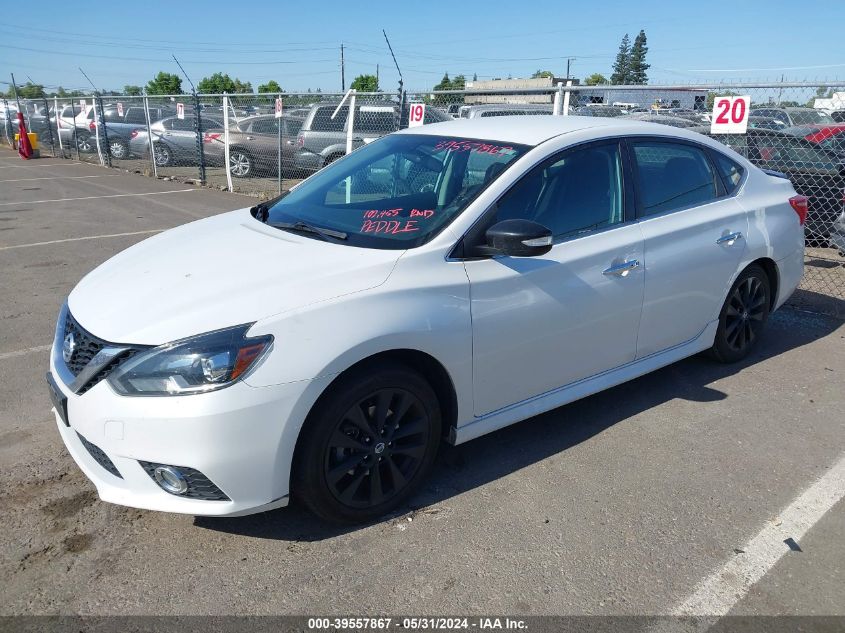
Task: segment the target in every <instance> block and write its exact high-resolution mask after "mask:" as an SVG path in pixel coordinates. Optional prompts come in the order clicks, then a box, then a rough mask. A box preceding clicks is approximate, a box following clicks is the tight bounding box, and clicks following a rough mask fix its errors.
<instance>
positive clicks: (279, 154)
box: [273, 93, 285, 195]
mask: <svg viewBox="0 0 845 633" xmlns="http://www.w3.org/2000/svg"><path fill="white" fill-rule="evenodd" d="M276 98H277V99H278V100H279V101H280V102H281V100H282V93H279V94H278V95H276ZM275 105H276V104H275V103H274V104H273V106H274V107H273V111H274V112H275V110H276V108H275ZM284 120H285V119H284V115H283V114H282V113H281V112H280V113H279V117H278V118H277V119H276V127H277V132H278V134H279V142H278V149H277V150H276V152H277V153H276V158H277V161H278V164H277V165H276V167H277V168H278V170H279V173H278V174H277V175H276V178H277V180H278V183H279V195H282V125H284Z"/></svg>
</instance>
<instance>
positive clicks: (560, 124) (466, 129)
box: [397, 115, 701, 145]
mask: <svg viewBox="0 0 845 633" xmlns="http://www.w3.org/2000/svg"><path fill="white" fill-rule="evenodd" d="M587 129H596V130H597V131H598V132H599V133H600V134H602V135H604V134H631V135H635V134H655V135H659V136H667V135H671V136H677V137H679V138H692V139H696V136H694V135H691V134H688V133H686V130H684V129H682V128H676V127H670V126H668V125H663V124H661V123H648V122H646V121H635V120H631V119H619V118H616V117H614V118H604V117H587V116H574V115H573V116H520V115H517V116H501V117H483V118H475V119H453V120H452V121H445V122H443V123H429V124H427V125H423V126H420V127H415V128H407V129H404V130H401V131H399V132H397V134H431V135H436V136H456V137H461V138H474V139H479V140H490V141H500V142H505V143H519V144H522V145H539V144H540V143H542V142H543V141H547V140H549V139H550V138H554V137H555V136H560V135H561V134H567V133H569V132H577V131H580V130H587ZM700 138H701V137H698V139H700Z"/></svg>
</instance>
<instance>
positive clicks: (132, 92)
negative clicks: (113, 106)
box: [123, 84, 141, 97]
mask: <svg viewBox="0 0 845 633" xmlns="http://www.w3.org/2000/svg"><path fill="white" fill-rule="evenodd" d="M123 94H125V95H127V96H130V97H138V96H140V95H141V86H132V85H129V84H126V85H125V86H123Z"/></svg>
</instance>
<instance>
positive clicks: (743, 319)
mask: <svg viewBox="0 0 845 633" xmlns="http://www.w3.org/2000/svg"><path fill="white" fill-rule="evenodd" d="M770 306H771V287H770V284H769V277H768V275H767V274H766V271H765V270H763V269H762V268H761V267H760V266H758V265H757V264H752V265H751V266H749V267H748V268H746V269H745V270H744V271H742V273H741V274H740V275H739V277H738V278H737V280H736V281H735V282H734V284H733V286H731V290H730V292H728V297H727V299H725V303H724V305H723V306H722V311H721V312H720V313H719V327H718V329H717V330H716V338H715V340H714V341H713V347H711V348H710V355H711V356H712V357H713V358H715V359H716V360H718V361H720V362H722V363H735V362H737V361H740V360H742V359H743V358H745V357H746V356H748V354H749V353H750V352H751V350H752V349H754V347H755V346H756V345H757V342H758V341H759V340H760V336H761V334H762V333H763V329H764V328H765V326H766V321H768V319H769V307H770Z"/></svg>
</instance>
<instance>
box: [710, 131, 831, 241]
mask: <svg viewBox="0 0 845 633" xmlns="http://www.w3.org/2000/svg"><path fill="white" fill-rule="evenodd" d="M700 131H701V132H702V133H703V134H709V133H710V130H709V128H708V129H704V128H702V129H701V130H700ZM714 138H716V139H717V140H719V141H721V142H722V143H724V144H725V145H727V146H728V147H730V148H731V149H733V150H734V151H736V152H738V153H739V154H741V155H742V156H745V157H746V158H747V159H748V160H750V161H751V162H752V163H753V164H755V165H757V166H758V167H761V168H763V169H771V170H774V171H777V172H781V173H783V174H785V175H786V176H787V177H788V178H789V180H790V181H791V182H792V185H793V186H794V187H795V191H797V192H798V193H800V194H802V195H805V196H807V197H808V198H809V214H808V215H807V223H806V235H807V243H808V244H810V245H814V246H827V243H828V237H829V235H830V231H831V227H832V226H833V223H834V221H835V220H836V219H837V218H838V217H839V215H840V214H841V213H842V211H843V210H845V197H844V196H845V164H843V163H842V162H841V161H840V160H838V159H837V157H836V156H835V155H834V154H830V153H828V152H826V151H825V150H823V149H821V148H820V147H818V146H817V145H815V144H813V143H811V142H810V141H807V140H805V139H803V138H801V137H799V136H795V135H793V134H788V133H785V132H777V131H773V130H764V129H759V128H757V129H752V128H749V130H748V132H747V133H746V134H719V135H715V136H714Z"/></svg>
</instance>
